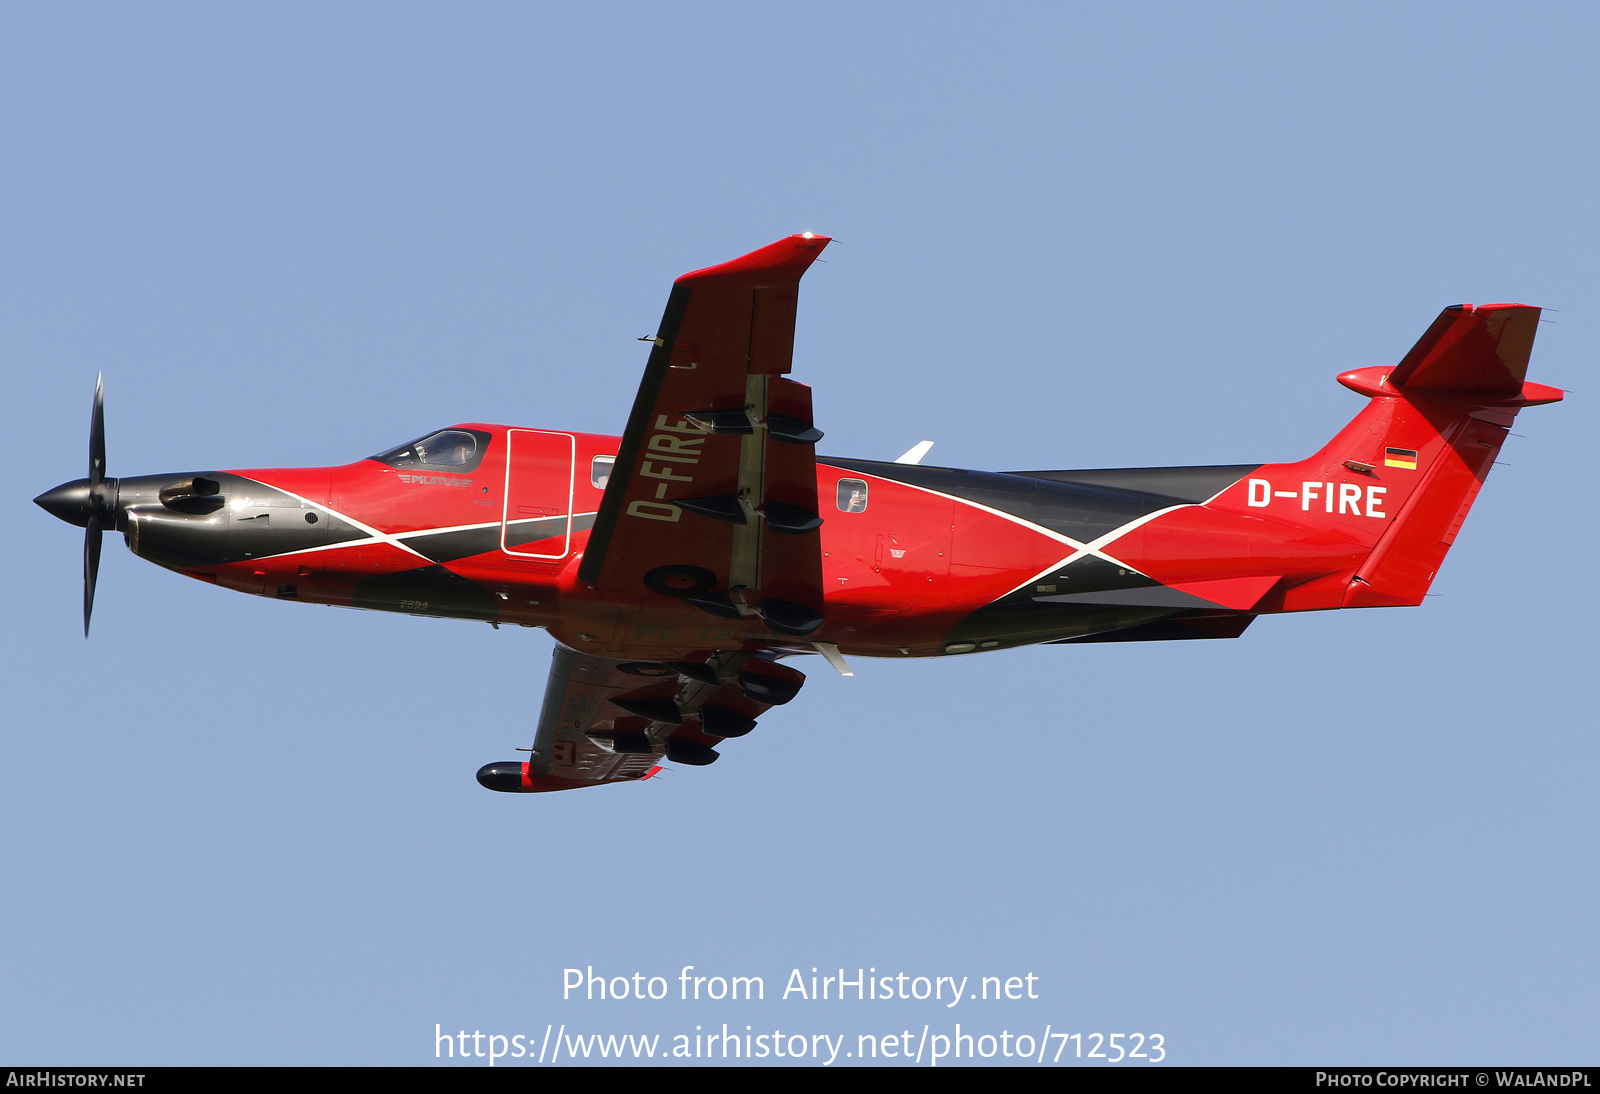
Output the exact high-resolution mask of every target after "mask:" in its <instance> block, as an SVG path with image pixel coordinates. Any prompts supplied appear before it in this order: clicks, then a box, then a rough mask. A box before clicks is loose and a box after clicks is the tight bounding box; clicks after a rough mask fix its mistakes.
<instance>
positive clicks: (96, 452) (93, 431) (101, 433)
mask: <svg viewBox="0 0 1600 1094" xmlns="http://www.w3.org/2000/svg"><path fill="white" fill-rule="evenodd" d="M104 392H105V373H101V374H100V375H98V376H96V377H95V380H94V413H93V414H92V415H91V416H90V418H89V486H90V487H91V488H93V487H95V486H98V485H100V482H101V480H102V479H104V478H105V477H106V419H105V411H104V409H103V407H102V404H103V403H104V401H105V394H104Z"/></svg>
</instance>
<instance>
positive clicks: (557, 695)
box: [478, 644, 805, 793]
mask: <svg viewBox="0 0 1600 1094" xmlns="http://www.w3.org/2000/svg"><path fill="white" fill-rule="evenodd" d="M804 680H805V677H804V675H802V674H801V673H800V672H798V671H796V670H795V669H791V668H789V667H788V666H787V665H780V664H778V663H777V662H776V661H773V660H771V659H769V658H766V657H762V656H760V655H751V654H746V653H741V652H738V651H730V652H727V653H723V654H718V655H716V656H714V657H712V658H711V659H710V660H709V661H707V662H704V663H701V662H666V663H663V662H650V661H618V660H613V659H612V658H609V657H597V656H595V655H593V654H587V653H579V652H577V651H576V650H572V649H568V648H567V647H566V646H563V645H560V644H557V646H556V648H555V654H554V657H553V659H552V661H551V665H550V682H549V684H548V686H547V688H546V690H545V697H544V708H543V709H542V710H541V711H540V713H539V726H538V731H537V734H536V735H535V737H534V742H533V749H532V755H531V756H530V757H529V759H528V760H527V761H526V762H524V763H498V764H489V765H487V766H486V767H484V768H482V769H481V770H480V771H479V772H478V781H479V782H480V783H482V784H483V785H484V786H486V787H488V788H489V789H490V790H504V791H510V792H513V793H537V792H540V791H547V790H572V789H576V788H578V787H583V786H599V785H601V784H602V783H615V782H635V781H637V780H640V779H646V778H649V777H650V776H651V775H653V774H655V772H656V771H657V770H658V769H659V767H660V762H661V760H662V759H663V758H666V759H671V760H673V761H674V762H676V763H683V764H694V765H701V766H703V765H705V764H709V763H712V762H713V761H715V760H716V758H717V752H716V750H715V749H714V748H713V747H712V746H713V745H717V744H720V743H721V742H722V741H723V739H724V738H727V737H742V736H743V735H744V734H746V733H748V732H750V730H751V729H753V728H754V727H755V719H756V718H757V717H758V716H759V715H761V714H763V713H765V712H766V711H767V710H768V709H769V708H770V707H771V706H773V705H774V704H776V703H785V702H788V701H789V700H790V699H791V698H793V697H794V694H795V693H796V692H797V691H798V690H799V688H800V684H801V683H802V682H804Z"/></svg>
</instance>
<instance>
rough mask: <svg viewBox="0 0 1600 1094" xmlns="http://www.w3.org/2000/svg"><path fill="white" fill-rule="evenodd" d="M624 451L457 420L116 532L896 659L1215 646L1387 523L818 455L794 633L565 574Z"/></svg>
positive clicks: (1225, 476) (378, 587)
mask: <svg viewBox="0 0 1600 1094" xmlns="http://www.w3.org/2000/svg"><path fill="white" fill-rule="evenodd" d="M462 438H465V440H463V439H462ZM452 440H453V441H456V442H459V443H458V444H456V446H455V447H454V448H452V447H451V446H450V443H448V442H452ZM469 442H470V443H469ZM619 444H620V438H618V437H614V436H605V435H599V434H585V433H566V432H558V431H550V430H538V429H523V428H521V427H506V426H496V425H485V424H478V423H470V424H466V425H461V426H454V427H450V428H449V429H447V430H441V431H439V432H438V433H435V434H432V435H430V437H429V438H422V439H419V441H417V442H413V443H412V445H410V446H402V447H401V448H400V449H397V450H395V451H394V452H390V453H386V454H384V455H382V456H379V457H374V458H371V459H365V460H361V461H358V462H356V463H352V464H347V465H344V466H337V467H314V468H268V469H247V470H234V471H226V472H205V473H199V474H176V475H155V476H140V477H136V478H124V479H121V480H119V481H118V486H117V489H118V492H119V506H118V513H119V515H118V519H117V527H118V529H119V530H121V531H122V532H124V534H125V536H126V538H127V542H128V545H129V547H130V548H131V549H132V550H133V551H134V552H135V553H136V554H138V555H139V556H140V557H143V558H146V559H148V560H150V561H152V562H156V563H158V564H160V565H162V566H165V567H168V568H170V569H173V570H177V571H179V572H181V573H184V574H187V575H189V576H191V577H194V578H197V579H199V580H203V581H208V582H213V583H215V584H217V585H219V586H222V587H224V588H228V589H233V590H235V591H238V592H246V593H251V594H254V595H259V596H267V597H273V598H277V599H284V600H296V601H302V602H305V603H314V604H331V605H339V606H345V607H357V608H368V609H376V610H383V611H395V612H405V613H410V614H413V615H423V616H442V617H449V618H458V619H468V620H478V621H483V622H489V623H492V624H494V625H496V626H524V627H543V628H547V629H549V630H550V631H551V632H552V633H553V634H554V635H555V636H556V637H557V638H558V639H559V640H560V641H562V642H563V643H566V644H567V645H570V646H572V647H573V648H575V649H579V650H583V651H588V652H595V653H608V654H609V655H612V656H616V655H624V656H628V657H640V658H672V657H688V656H695V655H703V653H704V652H705V651H707V650H715V649H730V648H740V647H742V646H754V645H762V646H766V647H772V646H775V645H776V646H781V645H783V644H784V643H786V642H787V643H789V644H792V645H794V646H796V647H797V648H810V644H811V643H813V642H825V643H831V644H833V645H835V646H838V647H839V648H840V649H841V650H843V651H844V652H846V653H854V654H861V655H868V656H890V657H905V656H931V655H944V654H949V653H966V652H973V651H978V650H988V649H998V648H1005V647H1012V646H1018V645H1026V644H1033V643H1039V642H1062V641H1103V640H1108V639H1113V638H1183V637H1194V638H1202V637H1232V636H1234V635H1236V634H1238V633H1239V632H1240V631H1242V630H1243V629H1244V626H1245V625H1247V624H1248V623H1249V621H1250V619H1251V618H1253V617H1254V615H1256V614H1260V613H1263V612H1272V611H1286V610H1290V611H1292V610H1302V609H1308V608H1335V607H1340V606H1342V605H1343V603H1344V600H1345V590H1346V588H1347V586H1348V585H1349V584H1350V582H1351V578H1352V575H1353V574H1354V573H1355V570H1356V568H1357V567H1358V566H1359V565H1360V563H1361V560H1362V559H1363V558H1364V557H1365V556H1366V554H1367V553H1368V551H1369V550H1370V549H1371V547H1372V545H1373V543H1374V542H1375V541H1376V539H1377V537H1378V535H1379V534H1380V532H1381V526H1382V524H1383V523H1384V519H1385V518H1386V517H1387V516H1388V514H1387V513H1385V512H1382V511H1381V505H1380V506H1378V507H1376V508H1377V509H1378V512H1376V513H1369V512H1367V511H1366V510H1365V509H1363V508H1362V507H1360V506H1353V507H1351V506H1347V507H1345V508H1342V509H1340V510H1339V511H1338V512H1337V513H1335V511H1334V507H1333V505H1332V503H1331V502H1330V503H1329V505H1328V512H1327V514H1326V515H1324V514H1323V513H1322V509H1323V504H1324V503H1323V499H1324V498H1325V497H1327V498H1337V497H1338V496H1339V493H1338V491H1339V488H1340V485H1341V484H1340V483H1338V482H1335V481H1324V479H1331V478H1332V477H1333V474H1332V472H1326V471H1325V470H1318V471H1317V473H1316V479H1317V481H1316V482H1315V483H1312V485H1313V486H1316V487H1317V490H1316V491H1312V492H1311V494H1310V495H1309V497H1307V498H1305V499H1301V498H1300V495H1301V494H1303V493H1305V491H1306V489H1309V488H1305V487H1303V486H1302V482H1301V481H1298V480H1297V481H1294V482H1293V483H1290V482H1288V480H1287V479H1284V478H1283V475H1282V473H1278V477H1279V479H1280V480H1281V481H1280V483H1279V484H1278V485H1280V486H1292V487H1293V492H1297V493H1296V495H1295V498H1288V497H1287V496H1285V498H1284V500H1283V501H1280V502H1278V503H1277V508H1276V509H1275V510H1274V509H1273V507H1272V505H1271V504H1270V499H1269V504H1266V505H1261V504H1258V502H1259V497H1258V495H1259V494H1260V492H1261V488H1260V487H1259V485H1257V486H1254V487H1252V486H1250V485H1249V484H1250V482H1251V481H1252V477H1253V476H1255V475H1257V474H1258V473H1261V474H1265V473H1267V472H1264V471H1260V465H1235V466H1226V467H1190V468H1146V469H1112V470H1098V471H1041V472H1021V473H995V472H983V471H963V470H959V469H951V468H940V467H923V466H916V465H907V464H897V463H880V462H874V461H862V460H850V459H836V458H827V457H818V459H817V497H818V499H819V510H820V513H821V515H822V517H823V524H822V527H821V530H820V536H821V550H822V575H823V585H824V595H825V603H826V609H825V613H824V614H825V621H824V623H823V624H822V626H821V628H820V629H819V630H818V631H817V632H816V633H815V634H813V635H810V636H808V637H807V638H806V639H805V640H804V641H801V640H797V639H795V638H793V637H792V636H787V637H786V636H783V635H775V634H773V633H772V632H770V631H768V630H766V629H764V628H763V627H762V626H761V620H760V619H759V618H749V619H737V620H727V619H720V618H716V617H714V616H712V615H709V614H706V613H704V612H700V611H697V610H695V609H693V608H690V607H688V606H686V605H685V604H683V603H681V602H678V601H672V600H667V599H663V598H646V600H645V601H644V602H637V601H635V602H629V603H612V602H608V601H607V600H605V599H604V598H603V597H602V596H601V595H600V594H599V593H597V592H596V590H595V589H593V588H592V587H589V586H587V585H586V584H585V583H583V582H582V581H580V580H579V579H578V576H577V572H578V564H579V562H580V560H581V559H582V555H583V551H584V547H585V544H586V541H587V537H588V534H589V529H590V527H591V525H592V523H593V520H594V515H595V513H596V512H597V510H598V509H599V507H600V502H601V497H602V495H603V493H604V487H605V484H606V481H607V476H608V475H609V473H610V470H611V460H612V458H613V457H615V455H616V453H617V451H618V446H619ZM1293 466H1294V465H1279V467H1280V468H1285V467H1287V468H1290V469H1291V473H1292V469H1293ZM1303 477H1304V476H1303ZM1342 477H1343V478H1346V479H1360V478H1361V476H1359V475H1357V474H1355V473H1346V474H1344V475H1343V476H1342ZM1253 481H1254V482H1256V483H1260V482H1262V481H1266V480H1262V479H1260V478H1254V479H1253ZM1368 485H1370V484H1369V483H1367V482H1365V481H1360V482H1356V483H1355V485H1354V486H1350V487H1347V492H1348V490H1349V489H1356V488H1358V487H1359V488H1360V489H1366V487H1367V486H1368ZM1252 490H1253V491H1254V493H1252ZM1277 493H1278V494H1280V495H1288V494H1289V493H1291V491H1289V490H1278V491H1277ZM1301 500H1304V502H1305V504H1304V506H1303V507H1302V505H1301ZM1380 500H1381V499H1380ZM1302 512H1304V513H1307V514H1311V513H1313V512H1314V513H1315V515H1316V516H1317V517H1318V520H1317V522H1316V526H1315V527H1313V526H1311V525H1310V524H1309V523H1307V522H1303V521H1299V520H1297V519H1296V517H1297V515H1298V514H1300V513H1302ZM684 519H686V520H698V519H702V518H699V517H695V516H693V515H688V516H685V517H684ZM657 601H659V602H657Z"/></svg>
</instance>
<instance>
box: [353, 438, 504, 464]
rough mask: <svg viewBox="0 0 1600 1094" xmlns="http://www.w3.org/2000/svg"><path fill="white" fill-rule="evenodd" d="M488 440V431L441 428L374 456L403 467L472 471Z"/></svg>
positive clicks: (379, 460)
mask: <svg viewBox="0 0 1600 1094" xmlns="http://www.w3.org/2000/svg"><path fill="white" fill-rule="evenodd" d="M488 441H489V435H488V434H487V433H483V432H480V431H478V430H475V429H474V430H466V429H441V430H439V431H438V432H437V433H430V434H428V435H427V436H426V437H419V438H417V439H416V440H414V441H411V442H409V443H407V444H403V445H401V446H400V447H399V448H392V449H390V450H389V451H387V452H384V453H381V454H379V455H377V456H373V457H372V458H373V459H375V460H377V461H378V462H379V463H386V464H388V465H389V466H390V467H398V468H401V469H405V468H409V467H437V468H440V469H449V470H452V471H471V470H474V469H475V468H476V467H477V466H478V464H479V463H480V462H481V461H482V460H483V450H484V447H485V446H486V445H487V444H488Z"/></svg>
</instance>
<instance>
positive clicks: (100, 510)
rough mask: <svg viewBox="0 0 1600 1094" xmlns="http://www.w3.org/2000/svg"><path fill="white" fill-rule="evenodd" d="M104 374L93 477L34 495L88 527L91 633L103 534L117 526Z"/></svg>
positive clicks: (92, 442)
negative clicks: (109, 472) (108, 456)
mask: <svg viewBox="0 0 1600 1094" xmlns="http://www.w3.org/2000/svg"><path fill="white" fill-rule="evenodd" d="M104 379H105V378H104V376H103V375H102V376H100V377H97V378H96V379H95V382H94V413H93V414H92V415H91V416H90V418H89V477H88V478H86V479H76V480H74V481H73V482H64V483H62V484H61V485H60V486H58V487H56V488H55V489H54V490H47V491H45V492H44V493H43V494H40V495H39V496H38V497H36V498H34V499H33V500H34V502H35V503H37V504H38V506H39V508H41V509H43V510H44V511H45V512H47V513H49V514H50V515H51V516H55V517H59V518H61V519H62V520H64V521H66V522H67V523H68V524H76V525H78V526H79V527H80V528H83V529H85V533H84V537H83V634H84V637H86V638H87V637H88V635H89V616H90V614H91V613H92V612H93V611H94V582H95V578H96V577H97V576H99V573H100V537H101V535H102V534H103V533H104V532H105V530H106V529H107V528H111V529H115V528H116V526H117V493H118V492H117V480H116V479H108V478H106V424H105V409H104V402H105V395H104V391H105V383H104Z"/></svg>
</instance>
